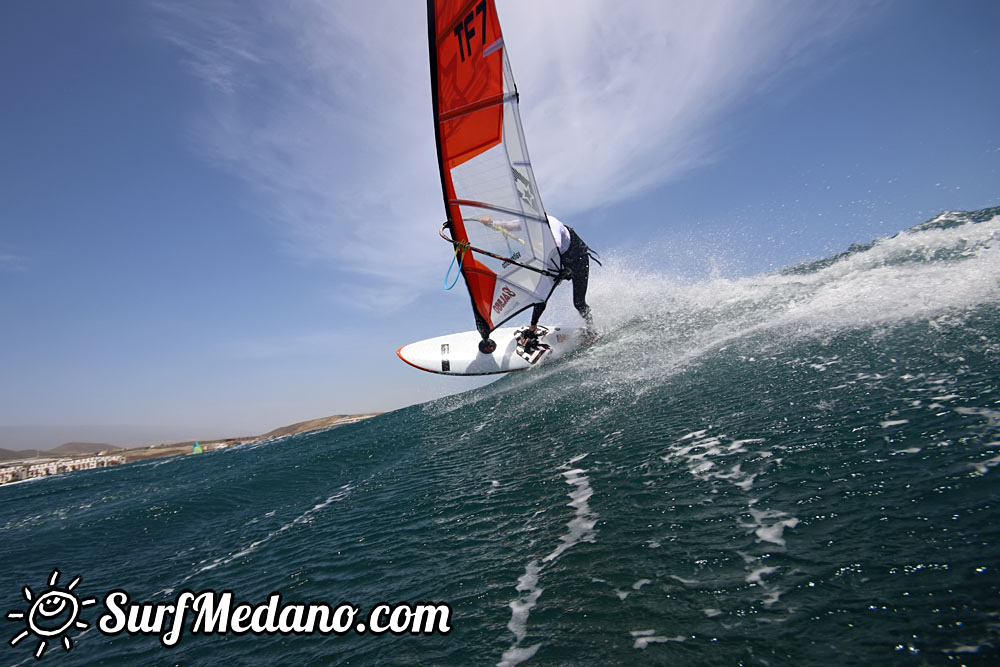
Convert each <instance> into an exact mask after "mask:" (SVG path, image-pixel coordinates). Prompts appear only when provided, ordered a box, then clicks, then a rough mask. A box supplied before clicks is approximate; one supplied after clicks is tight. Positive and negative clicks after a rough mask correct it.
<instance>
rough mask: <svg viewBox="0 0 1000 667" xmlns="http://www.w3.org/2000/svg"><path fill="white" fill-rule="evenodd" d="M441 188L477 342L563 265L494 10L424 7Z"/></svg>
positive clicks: (544, 292)
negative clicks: (469, 300)
mask: <svg viewBox="0 0 1000 667" xmlns="http://www.w3.org/2000/svg"><path fill="white" fill-rule="evenodd" d="M427 24H428V37H429V41H430V49H429V51H430V65H431V92H432V97H433V101H434V123H435V135H436V137H437V148H438V163H439V165H440V168H441V185H442V189H443V191H444V204H445V209H446V210H447V214H448V220H447V222H445V226H444V227H443V228H442V232H441V235H442V236H443V237H445V238H446V239H447V240H449V241H451V242H452V243H453V244H454V247H455V256H456V258H457V259H458V261H459V263H460V266H461V271H462V275H463V276H464V278H465V284H466V286H467V287H468V289H469V296H470V297H471V298H472V307H473V311H474V312H475V315H476V325H477V328H478V329H479V332H480V333H481V334H482V336H483V338H486V337H487V336H488V334H489V332H490V331H492V330H493V329H496V328H497V327H498V326H500V325H501V324H503V323H504V322H506V321H507V320H509V319H510V318H512V317H514V316H515V315H517V314H518V313H519V312H521V311H523V310H525V309H526V308H529V307H531V306H533V305H535V304H537V303H544V302H545V301H547V300H548V298H549V297H550V296H551V295H552V291H553V290H554V289H555V287H556V284H557V283H558V282H559V276H560V272H561V268H562V267H561V263H560V259H559V251H558V248H557V246H556V241H555V239H554V238H553V236H552V231H551V230H550V229H549V225H548V222H547V219H546V215H545V209H544V208H543V207H542V200H541V197H540V196H539V194H538V186H537V185H536V183H535V175H534V172H533V171H532V169H531V162H530V161H529V160H528V149H527V146H526V145H525V142H524V132H523V130H522V128H521V118H520V115H519V114H518V107H517V104H518V94H517V88H516V86H515V85H514V78H513V76H512V75H511V70H510V63H509V61H508V59H507V50H506V48H504V42H503V35H502V34H501V32H500V21H499V19H498V18H497V13H496V7H495V5H494V0H428V2H427Z"/></svg>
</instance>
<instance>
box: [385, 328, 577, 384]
mask: <svg viewBox="0 0 1000 667" xmlns="http://www.w3.org/2000/svg"><path fill="white" fill-rule="evenodd" d="M526 328H527V327H505V328H502V329H497V330H495V331H494V332H493V333H492V334H490V338H492V339H493V340H494V342H496V344H497V349H496V350H494V351H493V353H492V354H483V353H482V352H480V351H479V341H480V340H482V337H481V336H480V335H479V332H478V331H463V332H462V333H454V334H448V335H447V336H438V337H437V338H428V339H427V340H422V341H418V342H416V343H410V344H409V345H404V346H403V347H401V348H399V349H398V350H397V351H396V354H397V355H399V358H400V359H402V360H403V361H405V362H406V363H408V364H409V365H411V366H413V367H414V368H419V369H420V370H422V371H427V372H428V373H440V374H442V375H493V374H497V373H510V372H512V371H523V370H527V369H528V368H532V367H534V366H539V365H542V364H545V363H547V362H549V361H552V360H554V359H558V358H559V357H561V356H564V355H566V354H568V353H570V352H572V351H573V350H575V349H576V348H578V347H580V345H581V344H582V343H583V342H584V341H585V339H586V337H587V334H586V330H585V329H582V328H570V327H558V326H549V327H544V326H541V325H539V327H538V348H537V349H535V350H533V351H532V352H530V353H528V352H525V351H524V348H522V347H521V346H520V345H519V344H518V342H517V338H518V336H519V335H520V333H521V332H522V331H523V330H524V329H526Z"/></svg>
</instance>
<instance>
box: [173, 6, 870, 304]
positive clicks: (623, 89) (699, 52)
mask: <svg viewBox="0 0 1000 667" xmlns="http://www.w3.org/2000/svg"><path fill="white" fill-rule="evenodd" d="M498 4H499V11H500V13H501V20H502V23H503V25H504V32H505V35H506V37H507V39H506V43H507V47H508V49H509V50H510V57H511V60H512V63H513V65H514V69H515V76H516V78H517V80H518V83H519V87H520V89H521V92H522V104H523V106H522V116H523V119H524V122H525V128H526V130H525V131H526V134H527V139H528V142H529V148H530V151H531V154H532V156H533V158H534V162H535V164H536V172H537V173H538V175H539V181H540V184H541V186H542V189H543V196H544V198H545V200H546V202H547V205H548V207H549V208H550V209H551V210H553V211H558V212H560V213H563V212H566V213H573V212H578V211H581V210H585V209H587V208H590V207H593V206H598V205H607V204H610V203H614V202H616V201H622V200H624V199H626V198H628V197H630V196H633V195H635V194H637V193H640V192H643V191H645V190H648V189H650V188H654V187H656V186H658V185H661V184H664V183H666V182H669V181H670V180H672V179H675V178H677V177H679V176H681V175H683V174H684V173H686V172H687V171H689V170H691V169H694V168H697V167H698V166H700V165H703V164H705V163H707V162H709V161H711V160H713V159H714V158H715V156H716V155H717V153H718V151H719V149H720V146H719V145H718V139H717V137H716V130H715V128H717V126H718V124H719V122H720V120H721V119H723V118H724V117H725V115H726V114H727V112H729V111H732V110H733V109H734V108H735V107H736V105H738V104H739V103H740V102H741V101H742V100H745V99H746V98H747V97H748V96H751V95H754V94H760V92H761V90H762V88H766V86H767V85H768V84H769V82H773V81H775V80H776V79H780V78H781V74H782V72H784V71H786V70H787V69H788V68H790V67H795V66H796V65H798V64H800V63H801V62H802V59H803V58H804V57H808V56H809V55H810V54H811V53H814V52H815V50H816V48H817V47H821V46H824V45H826V44H828V43H829V42H830V41H831V40H833V39H835V38H836V37H837V36H839V35H841V34H843V33H844V31H845V28H847V27H848V26H850V25H851V22H852V21H853V20H854V19H855V18H856V13H857V12H856V11H855V10H853V9H852V7H854V5H853V4H848V5H845V4H844V3H819V2H791V1H790V0H789V1H785V2H782V1H779V0H768V1H766V2H763V1H762V2H749V1H746V0H729V1H725V0H719V1H717V2H712V3H697V4H696V3H690V2H682V1H675V2H666V1H664V2H656V3H650V2H638V1H628V0H618V1H611V0H562V1H555V0H552V1H549V2H545V3H538V2H535V1H533V0H501V1H500V2H499V3H498ZM162 19H163V21H162V30H163V33H164V35H165V36H167V38H168V39H170V40H171V41H173V42H174V43H175V44H177V45H178V46H180V47H181V48H182V49H183V53H185V54H186V58H187V59H188V61H189V62H190V65H191V68H192V70H193V71H194V72H195V73H196V74H197V75H198V76H199V77H200V78H201V79H202V80H203V81H204V82H205V84H206V90H207V91H208V96H207V106H206V108H205V109H203V111H202V112H201V113H200V114H199V117H198V121H197V127H198V132H197V137H198V141H199V142H200V144H201V148H202V149H203V150H204V152H205V154H206V156H208V157H209V158H210V159H212V160H214V161H216V162H217V163H218V164H219V165H221V166H223V167H224V168H226V169H228V170H231V171H232V172H233V173H235V174H237V175H238V176H239V177H240V178H242V179H244V180H245V181H246V182H247V184H248V185H249V186H250V187H251V188H252V190H253V191H254V192H256V193H257V195H258V197H259V201H260V203H261V205H262V206H263V210H264V212H265V214H266V215H267V216H268V217H269V218H270V219H272V220H273V221H274V223H275V224H276V225H277V226H278V227H279V228H280V229H281V230H282V232H283V236H284V238H285V239H286V240H287V243H288V245H289V249H290V250H291V251H292V252H293V253H294V254H296V255H297V256H299V257H302V258H305V259H311V260H321V261H324V262H329V263H332V264H336V265H338V266H340V267H341V268H343V269H345V270H347V271H349V272H351V273H353V274H354V275H355V276H357V278H358V281H357V282H358V283H359V284H364V285H365V286H366V289H365V291H364V299H365V301H366V302H367V303H369V304H372V305H375V306H379V307H385V306H395V305H399V304H401V303H404V302H405V301H406V299H408V298H409V296H408V295H409V294H412V292H413V289H414V284H417V285H436V284H437V283H438V282H439V281H438V278H439V277H440V276H439V275H437V274H438V273H439V269H441V270H443V266H444V265H445V264H446V262H447V261H448V258H449V252H450V251H449V249H448V247H447V246H446V245H445V244H444V243H442V242H441V241H439V240H438V239H437V236H436V233H435V230H436V227H437V225H438V224H439V223H440V221H441V218H442V216H443V213H444V212H443V205H442V203H441V194H440V183H439V177H438V172H437V167H436V164H435V149H434V146H433V125H432V121H431V111H430V94H429V74H428V71H427V45H426V32H425V28H424V24H425V16H424V13H423V3H419V2H391V3H389V2H378V3H356V2H350V3H338V2H320V1H319V0H312V1H308V0H303V1H301V2H295V3H285V4H281V5H275V4H274V3H271V2H264V1H257V2H247V1H245V0H242V1H234V0H228V1H219V2H213V3H202V2H193V1H192V2H190V3H170V4H169V5H164V6H163V8H162Z"/></svg>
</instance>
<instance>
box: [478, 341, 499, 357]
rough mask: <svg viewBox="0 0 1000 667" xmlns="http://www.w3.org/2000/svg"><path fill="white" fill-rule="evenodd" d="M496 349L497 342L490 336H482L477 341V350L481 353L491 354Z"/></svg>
mask: <svg viewBox="0 0 1000 667" xmlns="http://www.w3.org/2000/svg"><path fill="white" fill-rule="evenodd" d="M496 349H497V344H496V343H495V342H494V341H493V339H492V338H484V339H482V340H481V341H479V351H480V352H482V353H483V354H493V351H494V350H496Z"/></svg>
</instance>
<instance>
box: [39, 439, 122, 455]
mask: <svg viewBox="0 0 1000 667" xmlns="http://www.w3.org/2000/svg"><path fill="white" fill-rule="evenodd" d="M105 449H121V448H120V447H115V446H113V445H109V444H107V443H100V442H67V443H66V444H64V445H59V446H58V447H55V448H53V449H50V450H49V453H51V454H96V453H97V452H103V451H104V450H105Z"/></svg>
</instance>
